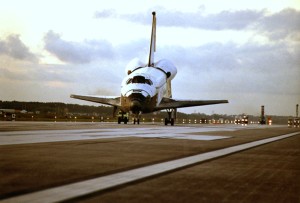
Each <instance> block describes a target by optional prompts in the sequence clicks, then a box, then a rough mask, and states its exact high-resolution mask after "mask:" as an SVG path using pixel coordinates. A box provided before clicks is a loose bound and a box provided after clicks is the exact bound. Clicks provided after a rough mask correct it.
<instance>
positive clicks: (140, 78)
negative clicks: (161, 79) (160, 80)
mask: <svg viewBox="0 0 300 203" xmlns="http://www.w3.org/2000/svg"><path fill="white" fill-rule="evenodd" d="M130 83H139V84H148V85H153V82H152V81H151V80H150V79H145V77H144V76H134V77H133V78H130V79H128V80H127V82H126V84H127V85H128V84H130Z"/></svg>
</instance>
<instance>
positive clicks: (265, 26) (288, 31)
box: [257, 8, 300, 40]
mask: <svg viewBox="0 0 300 203" xmlns="http://www.w3.org/2000/svg"><path fill="white" fill-rule="evenodd" d="M257 27H258V28H259V29H260V30H261V31H263V32H265V34H266V35H267V36H268V37H269V38H270V39H272V40H278V39H284V38H286V37H287V36H289V35H295V33H298V34H297V35H298V36H299V32H300V11H297V10H295V9H291V8H287V9H284V10H282V11H280V12H278V13H274V14H271V15H267V16H264V18H262V19H261V20H260V22H259V24H258V26H257Z"/></svg>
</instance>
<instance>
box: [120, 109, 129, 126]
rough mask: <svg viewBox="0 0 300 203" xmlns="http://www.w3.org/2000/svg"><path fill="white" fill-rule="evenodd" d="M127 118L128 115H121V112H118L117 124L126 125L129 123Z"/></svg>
mask: <svg viewBox="0 0 300 203" xmlns="http://www.w3.org/2000/svg"><path fill="white" fill-rule="evenodd" d="M128 118H129V117H128V113H123V112H122V111H120V112H119V114H118V124H121V123H122V122H124V124H127V123H128V121H129V119H128Z"/></svg>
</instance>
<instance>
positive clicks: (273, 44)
mask: <svg viewBox="0 0 300 203" xmlns="http://www.w3.org/2000/svg"><path fill="white" fill-rule="evenodd" d="M0 5H1V6H0V100H2V101H12V100H17V101H39V102H65V103H77V104H88V105H97V104H95V103H90V102H84V101H79V100H74V99H71V98H70V94H91V95H108V96H120V86H121V82H122V79H123V78H124V77H125V76H126V73H125V68H126V66H127V64H128V63H130V61H131V60H133V59H134V58H139V59H140V60H141V61H144V62H145V63H146V62H147V57H148V54H149V53H148V52H149V43H150V34H151V21H152V15H151V12H152V11H156V16H157V50H156V53H155V59H156V60H159V59H163V58H166V59H168V60H170V61H172V62H173V63H174V65H175V66H176V67H177V70H178V73H177V75H176V77H175V78H174V79H173V81H172V91H173V98H175V99H201V100H202V99H203V100H210V99H228V100H229V104H220V105H211V106H201V107H192V108H185V109H180V110H179V111H181V112H185V113H206V114H214V113H217V114H228V115H234V114H242V113H246V114H250V115H259V114H260V107H261V105H264V106H265V113H266V114H268V115H283V116H290V115H295V108H296V107H295V106H296V104H299V103H300V46H299V45H300V2H299V1H298V0H285V1H282V0H280V1H278V0H265V1H259V0H254V1H240V0H239V1H238V0H224V1H217V0H209V1H203V0H185V1H171V0H164V1H158V0H151V1H150V0H144V1H140V0H128V1H118V0H108V1H104V0H78V1H69V0H63V1H61V0H51V1H47V0H44V1H37V0H27V1H17V0H10V1H6V0H0Z"/></svg>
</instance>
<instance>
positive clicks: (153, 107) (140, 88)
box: [71, 12, 228, 125]
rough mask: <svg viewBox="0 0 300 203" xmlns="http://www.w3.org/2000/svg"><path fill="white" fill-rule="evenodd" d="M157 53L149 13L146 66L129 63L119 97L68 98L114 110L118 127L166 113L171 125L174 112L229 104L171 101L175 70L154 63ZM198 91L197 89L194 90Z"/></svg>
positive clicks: (77, 96)
mask: <svg viewBox="0 0 300 203" xmlns="http://www.w3.org/2000/svg"><path fill="white" fill-rule="evenodd" d="M155 51H156V14H155V12H152V34H151V42H150V54H149V60H148V63H147V64H144V63H142V62H140V61H138V60H135V61H132V63H131V65H130V66H129V67H128V68H127V70H126V73H127V76H126V77H125V78H124V80H123V82H122V86H121V96H117V97H105V96H90V95H71V98H75V99H81V100H86V101H91V102H97V103H101V104H107V105H111V106H114V114H115V112H117V109H119V110H120V111H121V112H120V113H119V116H118V123H121V122H124V123H125V124H126V123H127V122H128V120H129V118H128V116H127V115H128V113H130V114H132V115H133V116H134V120H133V121H134V124H135V123H137V124H139V123H140V115H141V114H142V113H151V112H155V111H160V110H167V112H168V118H165V125H168V124H169V123H170V124H171V125H174V121H175V118H176V111H177V108H183V107H191V106H202V105H211V104H221V103H228V100H176V99H173V98H172V89H171V80H172V79H173V78H174V77H175V76H176V74H177V69H176V67H175V66H174V65H173V64H172V63H171V62H170V61H169V60H166V59H162V60H159V61H157V62H155V61H154V52H155ZM195 88H197V87H195Z"/></svg>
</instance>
